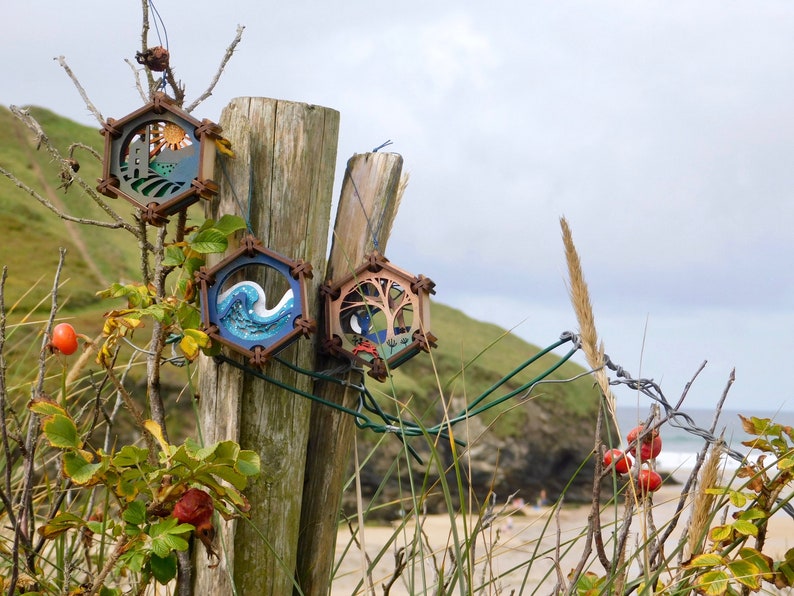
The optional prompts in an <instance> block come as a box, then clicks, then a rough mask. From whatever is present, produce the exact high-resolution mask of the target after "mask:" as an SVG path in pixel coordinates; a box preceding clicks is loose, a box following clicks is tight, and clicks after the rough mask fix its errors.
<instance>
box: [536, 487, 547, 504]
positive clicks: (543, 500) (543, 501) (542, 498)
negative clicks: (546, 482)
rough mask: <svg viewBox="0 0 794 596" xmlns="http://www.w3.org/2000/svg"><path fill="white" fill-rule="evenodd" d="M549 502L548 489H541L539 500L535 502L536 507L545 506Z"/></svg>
mask: <svg viewBox="0 0 794 596" xmlns="http://www.w3.org/2000/svg"><path fill="white" fill-rule="evenodd" d="M547 503H548V499H547V498H546V489H545V488H542V489H540V494H539V495H538V500H537V501H536V502H535V509H540V508H541V507H545V506H546V504H547Z"/></svg>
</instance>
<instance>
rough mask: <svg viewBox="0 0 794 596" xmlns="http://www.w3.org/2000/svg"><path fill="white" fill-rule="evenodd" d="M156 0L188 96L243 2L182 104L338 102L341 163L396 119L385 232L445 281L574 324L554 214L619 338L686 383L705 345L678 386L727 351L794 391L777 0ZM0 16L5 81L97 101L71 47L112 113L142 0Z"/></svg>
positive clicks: (123, 88) (446, 288)
mask: <svg viewBox="0 0 794 596" xmlns="http://www.w3.org/2000/svg"><path fill="white" fill-rule="evenodd" d="M157 8H158V10H159V13H160V15H161V16H162V18H163V21H164V23H165V27H166V31H167V35H168V47H169V49H170V52H171V57H172V58H171V64H172V65H173V66H174V67H175V69H176V72H177V75H178V77H179V78H180V79H181V80H182V81H183V82H184V83H185V84H186V86H187V90H188V98H187V101H188V103H189V102H190V101H192V99H193V98H195V97H196V96H197V95H199V94H200V93H201V92H202V91H203V90H204V89H205V88H206V86H207V84H208V83H209V80H210V78H211V77H212V75H213V74H214V73H215V71H216V69H217V66H218V63H219V61H220V58H221V56H222V55H223V52H224V50H225V48H226V46H227V45H228V44H229V43H230V41H231V40H232V39H233V37H234V34H235V29H236V26H237V25H238V24H242V25H245V27H246V30H245V34H244V37H243V41H242V43H241V44H240V46H239V48H238V52H237V53H236V54H235V56H234V58H233V59H232V62H231V63H230V64H229V66H228V68H227V70H226V72H225V75H224V77H223V78H222V79H221V82H220V84H219V85H218V87H217V88H216V90H215V94H214V95H213V97H212V98H210V99H209V100H208V101H206V102H205V103H204V104H202V105H201V106H200V107H199V108H197V109H196V111H194V113H193V114H194V116H196V117H198V118H209V119H211V120H215V121H218V120H219V119H220V113H221V110H222V108H223V106H224V105H225V104H226V103H228V101H229V100H230V99H231V98H233V97H238V96H266V97H273V98H278V99H285V100H293V101H301V102H307V103H313V104H319V105H323V106H327V107H331V108H334V109H337V110H339V111H340V113H341V130H340V141H339V167H338V169H337V188H338V185H339V184H338V181H339V180H341V175H342V172H343V168H344V163H345V161H346V160H347V158H348V157H350V156H351V155H352V154H353V153H363V152H366V151H369V150H371V149H372V148H374V147H376V146H378V145H380V144H381V143H382V142H384V141H386V140H387V139H391V140H392V141H394V144H393V145H392V146H391V147H389V150H393V151H395V152H398V153H400V154H402V156H403V157H404V159H405V169H406V170H407V171H409V172H410V175H411V181H410V185H409V187H408V191H407V193H406V195H405V197H404V199H403V203H402V205H401V209H400V214H399V215H398V218H397V220H396V223H395V228H394V232H393V235H392V239H391V241H390V244H389V250H388V254H387V256H388V257H389V258H390V259H391V260H392V261H393V262H394V263H395V264H397V265H399V266H401V267H403V268H405V269H408V270H409V271H412V272H413V273H417V274H418V273H422V274H425V275H427V276H428V277H431V278H432V279H433V280H434V281H435V282H436V283H437V295H436V299H437V300H438V301H439V302H443V303H445V304H448V305H451V306H454V307H457V308H460V309H462V310H464V311H465V312H466V313H467V314H469V315H471V316H473V317H475V318H479V319H483V320H487V321H492V322H495V323H498V324H500V325H502V326H504V327H507V328H513V327H516V328H515V332H516V333H518V334H519V335H520V336H522V337H524V338H526V339H527V340H529V341H531V342H533V343H535V344H538V345H541V346H545V345H548V344H550V343H552V342H554V341H555V340H556V339H557V337H558V336H559V334H560V333H561V332H562V331H565V330H576V320H575V317H574V314H573V311H572V309H571V307H570V305H569V302H568V297H567V290H566V283H565V278H566V270H565V262H564V255H563V248H562V243H561V241H560V228H559V218H560V217H561V216H565V217H566V218H567V219H568V221H569V223H570V225H571V227H572V230H573V234H574V240H575V242H576V245H577V248H578V250H579V252H580V255H581V257H582V262H583V266H584V269H585V276H586V278H587V280H588V282H589V285H590V290H591V294H592V299H593V304H594V308H595V313H596V323H597V326H598V329H599V332H600V334H601V336H602V339H603V340H604V342H605V347H606V351H607V353H608V354H609V355H610V356H611V357H612V359H613V360H614V361H616V362H619V363H621V364H622V365H623V366H624V367H625V368H626V369H628V370H629V371H630V372H632V373H634V374H640V373H641V374H642V375H643V376H646V377H651V378H653V379H655V380H656V381H657V382H660V383H661V384H662V387H663V388H664V390H665V392H666V394H667V395H668V397H670V398H671V400H673V401H674V400H675V399H677V397H678V395H679V394H680V393H681V391H682V389H683V386H684V384H685V383H686V381H687V380H689V378H690V377H691V376H692V374H693V373H694V372H695V370H696V369H697V368H698V366H699V365H700V363H701V362H702V361H704V360H707V361H708V365H707V368H706V370H705V371H704V373H702V375H701V376H700V378H699V380H698V381H697V382H696V383H695V385H694V386H693V388H692V389H691V391H690V394H689V397H688V399H687V401H686V402H685V404H686V405H688V406H689V407H692V408H694V407H703V408H710V407H712V406H713V405H714V404H715V403H716V401H717V399H718V397H719V395H720V394H721V393H722V390H723V388H724V386H725V383H726V381H727V379H728V375H729V373H730V371H731V369H732V368H733V367H735V368H736V378H737V380H736V384H735V386H734V388H733V389H732V391H731V394H730V397H729V399H728V402H727V405H726V407H728V408H730V409H738V410H742V411H743V412H745V413H748V414H754V413H756V412H759V411H761V410H776V409H778V408H782V409H784V410H787V411H792V410H794V394H793V392H792V389H791V382H790V380H789V379H788V374H787V371H789V369H788V364H790V362H791V354H792V351H794V350H793V349H794V340H793V339H792V330H794V309H793V308H792V305H793V304H794V283H793V282H792V274H791V272H792V267H791V264H790V263H791V259H792V249H794V239H793V238H792V233H791V229H792V227H793V226H794V207H792V201H791V193H792V190H793V189H794V167H792V157H794V68H793V67H792V64H791V63H792V56H794V35H792V31H794V4H793V3H791V2H790V1H779V2H777V1H766V0H760V1H757V2H739V1H735V2H729V1H726V0H722V1H719V2H718V1H712V0H699V1H698V2H691V1H690V0H666V1H664V2H662V1H658V2H646V1H633V0H622V1H600V2H592V1H590V0H581V1H560V0H542V1H526V0H512V1H492V2H487V3H486V2H477V3H474V2H461V1H457V2H447V1H436V2H418V1H414V0H405V1H403V2H400V3H394V2H371V1H367V2H361V1H359V0H346V1H345V2H339V3H334V2H307V1H295V0H293V1H291V2H284V3H278V4H276V3H272V2H262V1H261V0H230V1H227V2H216V1H208V0H190V1H187V0H168V1H166V0H160V1H159V2H158V3H157ZM2 16H3V22H4V24H3V32H2V36H1V37H0V39H2V41H0V47H2V49H3V54H4V58H3V60H2V61H1V62H0V75H1V76H0V81H2V83H0V104H3V105H6V106H7V105H9V104H16V105H27V104H34V105H40V106H44V107H47V108H49V109H52V110H53V111H55V112H58V113H60V114H62V115H64V116H67V117H70V118H72V119H74V120H77V121H79V122H82V123H85V124H88V125H91V126H96V125H97V122H96V121H95V120H93V118H92V116H91V115H90V114H89V112H88V110H87V109H86V108H85V106H84V104H83V102H82V100H81V99H80V97H79V95H78V93H77V92H76V90H75V89H74V87H73V85H72V83H71V81H70V80H69V79H68V78H67V77H66V76H65V74H64V73H63V71H62V70H61V69H60V67H59V66H58V64H57V62H55V61H53V58H54V57H56V56H59V55H64V56H65V57H66V59H67V61H68V63H69V65H70V67H71V68H72V69H73V70H74V72H75V73H76V75H77V76H78V77H79V79H80V80H81V82H82V84H83V86H84V87H85V89H86V91H87V93H88V94H89V96H90V98H91V99H92V101H93V102H94V103H95V104H96V106H97V107H98V108H99V110H100V111H101V112H102V114H103V116H104V117H106V118H107V117H115V118H119V117H122V116H125V115H126V114H128V113H130V112H132V111H133V110H135V109H137V108H138V107H140V104H141V100H140V97H139V96H138V94H137V91H136V90H135V87H134V81H133V77H132V74H131V71H130V68H129V67H128V66H127V65H126V64H125V63H124V59H125V58H130V59H132V58H133V57H134V55H135V52H136V51H137V50H138V49H140V3H139V2H137V1H133V0H125V1H124V2H121V1H118V0H116V1H113V2H108V1H107V0H81V1H79V2H63V1H58V2H56V1H54V0H43V1H34V2H30V3H23V2H14V3H11V2H10V1H9V0H2ZM162 33H163V32H162V31H161V34H162ZM164 42H165V39H164V38H163V43H164ZM157 44H158V40H157V35H156V32H155V31H152V34H151V36H150V45H157ZM99 145H100V142H99V141H97V146H99ZM440 341H444V338H440ZM526 356H528V355H525V354H516V362H519V361H521V360H522V359H524V358H525V357H526ZM580 362H583V361H582V360H580ZM511 364H513V363H506V364H505V371H507V370H509V368H508V367H509V366H510V365H511ZM781 375H784V376H781ZM618 397H619V400H620V403H621V404H622V405H636V404H637V403H638V400H637V397H636V396H635V395H632V394H630V393H629V392H627V391H625V390H622V391H621V392H619V393H618ZM639 403H640V405H641V406H643V407H645V406H646V405H647V402H646V401H644V400H640V401H639Z"/></svg>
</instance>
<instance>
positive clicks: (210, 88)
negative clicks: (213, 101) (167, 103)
mask: <svg viewBox="0 0 794 596" xmlns="http://www.w3.org/2000/svg"><path fill="white" fill-rule="evenodd" d="M244 30H245V27H244V26H243V25H237V34H236V35H235V36H234V39H233V40H232V43H230V44H229V47H228V48H226V53H225V54H224V55H223V59H222V60H221V64H220V66H219V67H218V70H217V71H216V73H215V76H214V77H213V78H212V81H210V84H209V86H208V87H207V90H206V91H204V93H202V94H201V95H199V96H198V97H197V98H196V99H195V101H193V103H191V104H190V105H189V106H188V107H187V108H185V111H186V112H187V113H190V112H192V111H193V110H195V109H196V108H197V107H198V106H199V104H200V103H201V102H202V101H204V100H205V99H207V98H208V97H209V96H210V95H212V91H213V90H214V89H215V85H217V84H218V81H219V80H220V78H221V75H222V74H223V71H224V69H225V68H226V65H227V64H228V62H229V60H231V58H232V54H234V50H235V49H236V48H237V45H238V44H239V43H240V41H241V40H242V38H243V31H244Z"/></svg>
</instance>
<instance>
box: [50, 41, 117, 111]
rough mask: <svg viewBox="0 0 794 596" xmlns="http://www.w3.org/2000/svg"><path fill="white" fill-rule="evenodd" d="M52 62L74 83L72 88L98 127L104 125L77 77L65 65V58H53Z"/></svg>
mask: <svg viewBox="0 0 794 596" xmlns="http://www.w3.org/2000/svg"><path fill="white" fill-rule="evenodd" d="M53 60H57V61H58V64H60V66H61V68H63V69H64V71H66V74H67V76H68V77H69V78H70V79H72V83H74V86H75V87H77V92H78V93H79V94H80V97H82V98H83V101H84V102H85V105H86V107H87V108H88V111H89V112H91V113H92V114H93V115H94V118H96V120H97V122H99V125H100V126H102V124H104V123H105V119H104V118H103V117H102V114H101V113H100V111H99V110H98V109H97V108H96V106H95V105H94V104H93V103H92V102H91V100H90V99H89V98H88V94H87V93H86V92H85V89H83V86H82V85H81V84H80V81H78V80H77V77H76V76H75V74H74V72H72V69H71V68H69V65H68V64H66V58H65V57H63V56H58V57H57V58H53Z"/></svg>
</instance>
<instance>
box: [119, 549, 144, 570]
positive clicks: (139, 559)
mask: <svg viewBox="0 0 794 596" xmlns="http://www.w3.org/2000/svg"><path fill="white" fill-rule="evenodd" d="M145 557H146V554H145V553H144V552H143V551H141V550H130V551H127V552H126V553H124V554H123V555H122V556H121V557H119V561H121V562H122V563H123V565H122V568H123V567H126V568H128V569H129V570H130V571H134V572H135V573H140V572H141V570H142V569H143V563H144V560H145Z"/></svg>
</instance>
